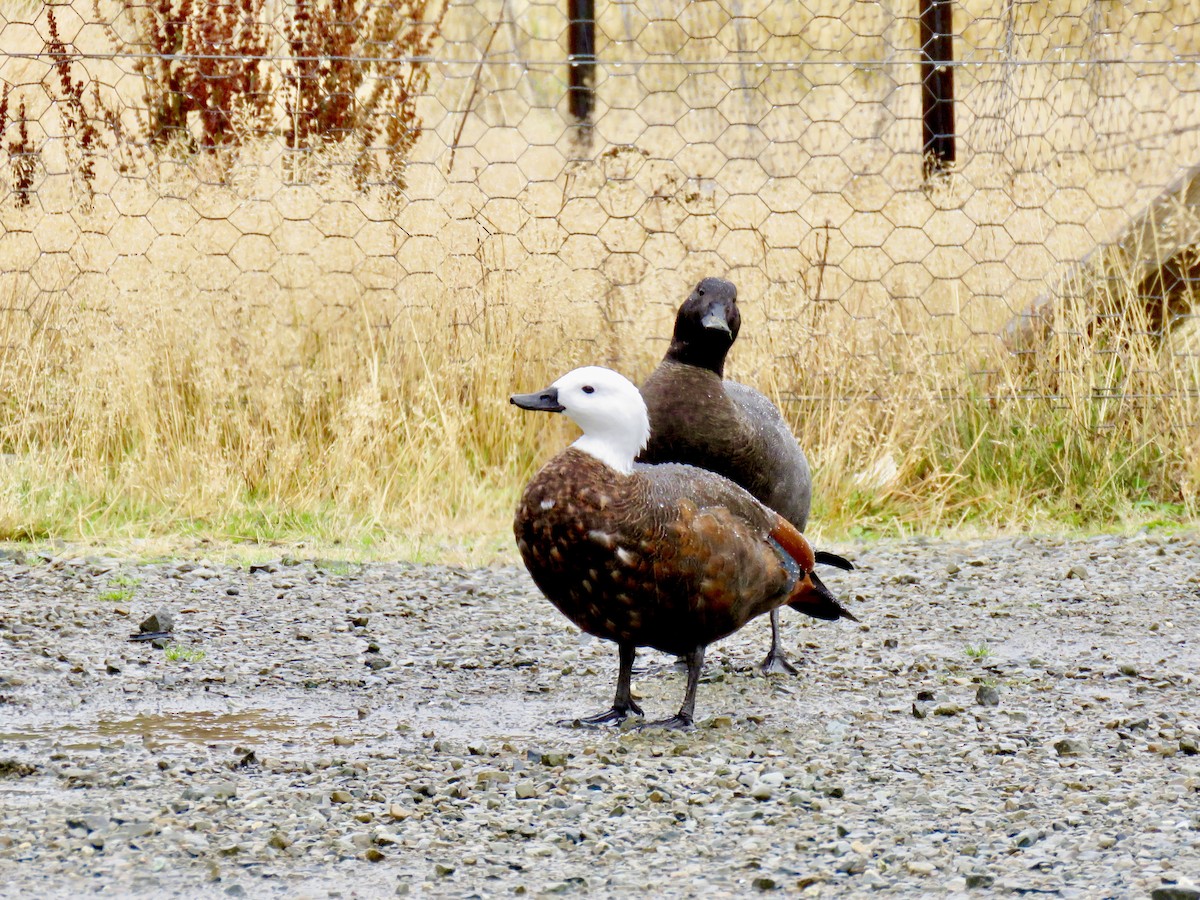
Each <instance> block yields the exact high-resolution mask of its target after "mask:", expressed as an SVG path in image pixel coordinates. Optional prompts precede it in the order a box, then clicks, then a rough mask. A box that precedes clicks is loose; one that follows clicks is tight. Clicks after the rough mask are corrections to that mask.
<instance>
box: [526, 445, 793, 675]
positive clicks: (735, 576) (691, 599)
mask: <svg viewBox="0 0 1200 900" xmlns="http://www.w3.org/2000/svg"><path fill="white" fill-rule="evenodd" d="M777 519H778V517H776V516H774V514H773V513H771V512H770V511H769V510H767V509H764V508H763V507H762V506H761V505H760V504H759V503H757V502H755V501H754V499H753V498H752V497H750V495H749V494H747V493H746V492H745V491H742V490H740V489H739V488H737V487H736V486H735V485H733V484H731V483H730V482H729V481H728V480H726V479H723V478H720V477H719V476H716V475H714V474H713V473H711V472H706V471H704V470H702V469H696V468H693V467H690V466H680V465H667V466H638V467H635V468H634V470H633V472H632V473H631V474H630V475H620V474H619V473H616V472H614V471H612V469H610V468H608V467H607V466H605V465H604V464H603V463H601V462H599V461H598V460H596V459H594V458H592V457H590V456H588V455H587V454H586V453H582V452H580V451H579V450H575V449H569V450H567V451H565V452H564V453H561V454H559V455H558V456H556V457H555V458H554V459H553V460H551V461H550V463H549V464H547V465H546V467H545V468H544V469H542V471H541V472H539V473H538V474H537V476H536V477H535V478H534V479H533V480H532V481H531V482H530V483H529V485H528V486H527V487H526V489H525V493H524V496H522V498H521V502H520V505H519V506H518V509H517V517H516V524H515V531H516V537H517V547H518V548H519V549H520V551H521V557H522V559H523V560H524V561H525V565H526V567H527V568H528V569H529V572H530V574H531V575H532V576H533V580H534V582H535V583H536V584H537V586H538V587H539V588H540V589H541V591H542V593H543V594H545V595H546V597H547V598H549V600H550V601H551V602H552V603H553V604H554V605H555V606H556V607H558V609H559V610H560V611H561V612H562V613H563V614H564V615H566V616H567V618H569V619H570V620H571V621H573V622H574V623H575V624H576V625H578V626H579V627H580V628H582V629H583V630H584V631H586V632H588V633H589V634H594V635H596V636H597V637H601V638H605V639H607V640H610V641H617V642H618V643H631V644H633V645H634V646H639V647H641V646H648V647H655V648H657V649H659V650H663V651H665V652H667V653H675V654H678V655H681V656H682V655H684V654H686V653H687V652H689V651H690V650H692V649H693V648H695V647H696V646H698V645H707V644H710V643H712V642H713V641H715V640H718V639H720V638H722V637H725V636H726V635H729V634H732V633H733V632H734V631H737V630H738V629H739V628H741V627H742V626H743V625H744V624H746V622H748V621H749V620H750V619H752V618H754V617H755V616H759V615H762V614H763V613H767V612H770V610H771V609H773V608H775V607H776V606H781V605H783V604H785V603H787V602H788V599H789V594H790V591H791V589H792V588H793V587H794V586H795V582H796V579H795V578H794V577H792V575H791V574H790V573H789V572H788V570H787V568H786V567H785V565H784V562H783V560H782V559H781V558H780V552H779V551H778V550H777V549H776V548H775V547H774V546H773V545H772V544H771V542H770V541H769V539H768V538H769V535H770V533H771V531H772V529H773V528H774V527H775V526H776V525H777ZM808 568H809V569H811V568H812V563H811V561H810V562H809V564H808Z"/></svg>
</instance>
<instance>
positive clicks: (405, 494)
mask: <svg viewBox="0 0 1200 900" xmlns="http://www.w3.org/2000/svg"><path fill="white" fill-rule="evenodd" d="M512 288H513V285H511V284H505V283H501V284H500V285H499V286H498V287H497V288H496V289H495V291H494V293H491V292H489V293H488V294H485V297H484V302H483V304H482V305H481V306H480V307H479V308H478V309H477V310H476V315H475V316H474V319H473V321H472V322H471V324H469V325H461V324H460V325H456V324H455V321H454V320H455V317H456V315H458V313H459V312H460V310H455V309H454V307H453V305H452V304H450V303H445V304H442V303H437V302H435V303H433V304H432V309H423V310H410V311H408V312H405V313H403V314H401V315H398V316H396V317H395V318H394V319H393V320H392V321H391V322H390V325H389V326H388V327H387V328H380V327H378V326H377V324H373V322H375V321H376V319H375V317H374V316H373V315H372V312H371V311H370V310H368V309H367V308H366V305H365V301H364V305H363V306H362V308H361V310H360V316H359V317H358V318H357V319H356V320H349V321H348V320H345V319H342V320H338V321H337V324H335V325H333V326H330V327H320V326H316V327H308V326H305V327H298V326H295V325H289V326H286V327H282V326H281V327H276V328H266V329H246V330H240V329H233V328H230V327H229V322H230V320H231V318H234V319H236V317H237V315H238V309H237V304H236V302H232V301H231V302H230V304H228V305H225V306H221V305H216V304H214V305H210V306H196V307H193V308H191V309H190V310H189V311H186V312H181V311H180V309H178V308H177V307H175V306H174V305H173V303H170V302H163V303H161V304H160V305H159V306H158V307H157V308H156V307H155V306H153V305H148V304H146V303H145V302H144V299H143V301H142V302H139V303H138V304H136V306H130V307H126V308H112V309H110V310H109V311H108V313H107V314H106V315H104V316H97V315H96V314H95V312H94V311H86V310H81V309H80V307H79V306H78V305H77V304H70V303H67V302H54V301H46V302H40V303H37V304H34V305H33V306H32V308H30V309H28V310H22V311H20V312H14V311H12V310H13V307H14V305H15V306H16V307H18V308H19V307H21V304H20V303H17V304H13V303H12V302H11V301H12V300H19V299H20V298H10V302H9V303H8V304H7V305H8V307H9V311H7V312H5V314H4V315H3V316H0V328H2V329H3V333H2V334H0V342H2V344H3V347H4V352H3V355H2V356H0V392H2V393H3V396H4V397H5V398H6V400H5V404H4V406H3V409H2V410H0V441H2V443H3V447H4V450H5V453H6V456H5V458H4V463H3V467H2V468H0V531H2V532H3V534H4V535H5V536H7V537H10V538H31V539H37V538H44V537H50V536H53V537H65V538H69V539H89V538H97V537H103V538H110V539H111V538H122V537H129V536H133V535H143V534H149V535H160V536H161V535H164V534H178V535H184V536H188V535H190V536H193V537H194V536H204V537H215V538H218V539H225V540H235V541H236V540H255V541H272V540H284V541H297V540H310V541H311V540H316V541H317V542H318V543H322V544H329V543H342V544H343V545H345V546H346V547H348V548H350V549H351V550H353V551H354V552H363V551H365V550H369V549H370V548H372V547H377V548H379V549H383V550H384V551H385V552H388V551H393V552H402V553H404V554H406V555H412V556H417V557H426V558H428V557H437V558H448V557H451V558H464V559H470V560H474V561H478V560H486V559H491V558H494V557H496V556H497V555H499V556H500V557H501V558H504V557H506V556H507V554H508V553H510V552H511V551H510V550H509V549H507V543H508V537H507V529H508V523H509V516H510V514H511V510H512V508H513V505H514V502H515V498H516V495H517V492H518V491H519V489H520V487H521V485H522V484H523V483H524V481H525V480H526V479H527V478H528V476H529V475H530V474H531V472H532V471H533V469H534V468H535V467H536V466H537V465H539V464H540V463H541V462H543V461H544V460H545V459H546V458H547V457H548V456H549V455H551V454H552V453H554V452H556V451H557V450H558V449H559V448H561V447H562V446H564V445H565V443H566V442H567V441H568V440H569V438H570V434H571V429H570V427H569V425H568V424H566V423H563V422H561V421H557V420H555V419H553V418H552V417H549V416H533V415H529V414H526V413H522V412H520V411H517V410H515V409H513V408H512V407H510V406H509V405H508V403H507V396H508V394H509V393H510V392H512V391H514V390H523V389H533V388H537V387H541V386H543V385H545V384H546V383H548V382H549V381H551V380H552V379H553V378H554V377H556V376H557V375H558V374H560V373H561V372H562V371H565V370H567V369H569V368H571V367H572V366H574V365H576V364H580V363H583V362H597V361H599V362H604V361H606V360H605V359H604V358H603V355H604V354H603V352H602V351H601V350H600V347H599V346H598V345H597V344H596V343H595V342H593V341H584V342H581V343H579V344H578V345H576V346H577V349H576V350H574V351H571V352H567V353H564V354H562V355H556V356H548V355H547V354H546V353H545V352H544V347H545V341H546V339H547V337H548V336H550V335H554V334H556V333H557V334H561V335H567V334H570V333H571V332H572V331H573V330H574V328H575V327H576V323H575V320H574V319H573V317H571V316H570V315H569V309H570V307H569V305H568V306H567V307H565V308H564V307H563V306H562V305H561V304H556V303H555V298H553V297H548V296H544V295H537V294H533V293H526V292H521V294H520V296H517V292H515V291H514V290H513V289H512ZM159 299H160V300H162V299H164V298H159ZM445 299H448V298H445ZM1097 299H1099V300H1100V301H1101V302H1103V303H1104V304H1107V307H1106V308H1107V309H1109V311H1111V312H1112V313H1113V314H1114V318H1112V319H1109V320H1106V321H1105V324H1104V325H1103V326H1101V327H1100V328H1099V329H1097V327H1096V326H1095V319H1094V312H1095V307H1094V303H1095V302H1096V300H1097ZM769 306H770V304H769V303H755V302H754V301H753V300H752V299H751V300H750V301H749V302H747V304H746V319H747V321H746V325H745V332H746V333H747V335H755V334H757V336H758V340H757V341H747V342H745V343H744V344H739V346H738V347H737V348H736V349H735V353H734V355H733V361H734V366H733V371H732V373H731V374H732V375H734V376H740V377H743V378H745V379H746V380H750V381H753V382H755V383H757V384H758V385H759V386H761V387H763V388H764V389H766V390H768V391H770V392H773V393H774V395H775V396H776V397H777V398H779V399H781V400H782V401H783V402H784V405H785V408H786V409H787V410H788V412H789V414H790V416H791V418H792V420H793V423H794V425H795V427H796V430H797V433H798V434H799V435H800V437H801V441H802V443H803V444H804V445H805V446H806V448H807V449H808V451H809V453H810V456H811V458H812V460H813V463H814V467H815V469H816V472H817V489H816V495H817V503H816V511H815V514H814V527H815V530H816V532H818V533H819V534H822V535H825V536H827V537H829V536H837V535H846V534H852V533H868V534H869V533H878V532H887V533H896V532H900V533H905V532H919V533H932V532H937V531H940V530H943V529H948V528H961V527H978V528H1001V529H1028V528H1040V529H1053V530H1057V529H1061V528H1071V527H1083V528H1096V527H1122V526H1128V525H1130V524H1134V523H1139V522H1146V521H1173V520H1178V519H1181V518H1185V517H1187V516H1191V515H1192V514H1193V513H1194V511H1195V503H1196V491H1197V487H1198V486H1200V468H1198V466H1197V457H1196V445H1197V437H1198V435H1200V430H1198V428H1197V423H1198V422H1200V409H1198V408H1197V407H1198V406H1200V401H1198V400H1197V396H1196V385H1197V384H1198V383H1200V380H1198V379H1200V364H1198V363H1197V358H1196V357H1195V356H1190V357H1187V356H1185V357H1182V358H1172V357H1170V354H1171V352H1172V351H1171V349H1170V348H1169V347H1160V346H1158V344H1157V343H1156V341H1155V340H1154V339H1152V338H1150V337H1148V336H1146V335H1145V334H1143V333H1141V332H1142V328H1141V327H1140V326H1142V325H1143V324H1144V323H1142V322H1139V320H1138V316H1137V314H1136V313H1130V310H1136V309H1138V308H1139V305H1138V304H1136V303H1131V302H1129V298H1127V297H1122V296H1114V297H1099V298H1097V297H1095V296H1091V297H1089V298H1087V299H1086V302H1080V303H1078V304H1076V305H1074V306H1072V307H1070V308H1067V309H1064V310H1062V311H1061V312H1060V319H1059V328H1058V330H1057V331H1056V334H1055V336H1054V338H1053V339H1051V340H1049V341H1047V342H1046V343H1044V344H1041V345H1039V346H1038V349H1037V350H1036V352H1034V353H1032V354H1029V355H1025V356H1021V357H1011V356H1007V355H1004V354H1000V353H997V354H993V355H992V356H990V357H979V356H977V355H975V354H974V353H966V352H962V351H961V350H955V349H953V348H954V347H955V345H956V343H957V342H956V339H955V337H954V335H953V334H952V333H947V334H945V335H943V336H942V337H941V338H937V337H930V336H928V335H927V336H925V337H923V338H919V339H918V338H891V337H889V338H887V339H885V340H883V341H879V342H878V346H875V347H873V348H870V349H871V351H872V352H869V353H868V352H864V351H866V350H867V349H868V348H866V347H865V346H862V343H861V341H860V340H859V339H858V338H856V337H855V336H854V335H851V334H843V335H840V336H837V335H832V336H830V335H827V334H825V333H823V326H822V325H821V324H820V323H819V322H817V323H815V324H814V322H813V321H812V320H811V319H807V318H806V316H805V315H804V313H806V312H808V311H807V310H801V315H793V316H792V317H790V318H789V320H788V322H787V323H785V324H781V323H779V322H776V323H775V324H774V325H772V327H771V328H770V329H766V328H765V315H766V314H767V313H768V311H769ZM645 312H646V313H647V314H648V315H638V314H634V315H633V316H632V318H631V320H630V321H629V322H628V323H627V324H626V325H625V326H623V327H626V328H629V329H631V330H637V329H639V328H646V329H647V330H649V329H651V328H652V326H650V325H649V324H648V320H649V319H651V318H657V315H658V314H657V312H656V310H655V308H653V307H647V308H646V310H645ZM534 317H537V322H538V324H537V325H536V326H531V325H530V324H529V322H530V321H532V320H533V319H534ZM1089 331H1090V332H1091V334H1090V335H1089ZM764 332H765V333H764ZM591 336H592V337H601V338H603V335H602V334H601V335H596V334H592V335H591ZM831 337H832V338H839V337H840V339H830V338H831ZM612 339H613V342H614V343H616V342H619V341H620V340H621V338H620V336H619V335H614V336H613V338H612ZM872 340H876V341H878V338H877V336H876V337H874V338H872ZM856 341H858V343H857V344H856ZM601 343H603V341H601ZM562 346H564V347H569V346H571V344H570V343H569V342H564V343H563V344H562ZM847 347H850V348H853V350H854V352H853V353H852V355H846V350H845V348H847ZM643 348H644V350H643V351H642V352H630V353H627V354H625V356H624V358H623V359H622V361H621V367H622V368H623V369H624V370H625V371H626V372H627V373H628V374H630V375H631V376H634V377H642V376H644V374H646V372H648V370H649V368H650V367H651V366H652V365H653V364H654V362H655V361H656V357H657V355H658V353H659V352H660V351H661V349H662V344H661V343H647V344H644V345H643ZM872 361H873V362H872ZM973 373H975V374H973ZM1031 389H1032V390H1033V391H1034V392H1038V393H1042V394H1045V395H1053V398H1052V399H1047V398H1046V397H1044V396H1037V397H1031V398H1029V399H1014V397H1013V395H1017V396H1018V397H1019V396H1021V395H1026V394H1027V393H1028V392H1029V391H1030V390H1031ZM798 396H799V397H814V396H815V397H816V398H817V399H808V400H804V399H801V400H796V399H795V398H796V397H798ZM397 548H399V549H397Z"/></svg>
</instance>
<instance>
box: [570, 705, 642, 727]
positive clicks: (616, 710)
mask: <svg viewBox="0 0 1200 900" xmlns="http://www.w3.org/2000/svg"><path fill="white" fill-rule="evenodd" d="M630 715H635V716H640V715H643V713H642V708H641V707H640V706H638V705H637V704H636V703H634V702H633V701H632V700H630V701H629V702H628V703H624V704H620V705H614V706H613V708H612V709H610V710H608V711H606V712H602V713H597V714H596V715H594V716H580V717H579V718H577V719H560V720H559V722H558V724H559V725H565V726H566V727H568V728H576V727H580V726H589V727H593V728H594V727H599V726H603V725H620V724H621V723H622V722H624V721H625V720H626V719H627V718H629V716H630Z"/></svg>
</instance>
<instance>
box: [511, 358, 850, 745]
mask: <svg viewBox="0 0 1200 900" xmlns="http://www.w3.org/2000/svg"><path fill="white" fill-rule="evenodd" d="M510 399H511V402H512V403H514V404H516V405H517V406H520V407H522V408H523V409H531V410H543V411H546V412H561V413H565V414H566V415H567V416H568V417H569V418H571V419H572V420H573V421H574V422H575V424H577V425H578V426H579V427H580V428H581V429H583V436H582V437H580V438H579V439H578V440H577V441H575V443H573V444H572V445H571V446H570V447H568V448H567V449H566V450H564V451H563V452H562V453H559V454H558V455H557V456H555V457H554V458H553V459H552V460H550V462H549V463H547V464H546V466H545V467H544V468H543V469H542V470H541V471H540V472H538V473H537V475H535V476H534V478H533V480H532V481H530V482H529V484H528V485H527V486H526V488H525V492H524V494H523V495H522V497H521V501H520V504H519V505H518V506H517V514H516V519H515V521H514V523H513V530H514V532H515V533H516V538H517V547H518V548H519V549H520V551H521V558H522V559H523V560H524V561H525V566H526V567H527V568H528V569H529V573H530V575H532V576H533V580H534V583H535V584H537V586H538V588H540V589H541V591H542V593H543V594H545V595H546V597H547V598H549V600H550V602H552V603H553V604H554V605H555V606H556V607H558V609H559V611H560V612H562V613H563V614H564V615H565V616H567V618H569V619H570V620H571V621H573V622H574V623H575V624H576V625H578V626H579V627H580V628H581V629H583V630H584V631H586V632H588V633H589V634H593V635H595V636H597V637H600V638H604V639H605V640H610V641H615V642H616V644H617V646H618V648H619V649H620V674H619V676H618V678H617V692H616V698H615V699H614V700H613V706H612V709H610V710H608V711H606V712H603V713H600V714H599V715H595V716H590V717H587V718H583V719H580V720H578V721H580V722H581V723H586V724H596V725H599V724H609V723H615V722H619V721H621V720H622V719H624V718H626V717H627V716H628V715H629V714H630V713H636V714H638V715H641V712H642V711H641V709H639V708H638V705H637V704H636V703H635V702H634V700H633V695H632V693H631V688H630V679H631V677H632V672H633V661H634V655H635V653H636V648H638V647H654V648H656V649H659V650H662V651H665V652H667V653H673V654H675V655H677V656H681V657H683V658H684V659H685V660H686V662H687V671H688V680H687V692H686V693H685V695H684V699H683V705H682V706H681V707H680V709H679V713H678V715H676V716H674V717H673V718H670V719H665V720H663V721H662V722H658V723H654V724H658V725H664V726H669V727H686V726H688V725H691V724H692V716H693V714H694V711H695V705H696V685H697V684H698V682H699V680H700V669H701V666H702V665H703V662H704V649H705V647H707V646H708V645H709V644H711V643H712V642H713V641H716V640H719V639H720V638H723V637H725V636H726V635H729V634H732V633H733V632H735V631H737V630H738V629H739V628H741V627H742V626H743V625H745V624H746V623H747V622H748V621H750V620H751V619H753V618H754V617H755V616H760V615H762V614H763V613H767V612H770V611H771V610H773V609H775V608H777V607H780V606H784V605H788V606H791V607H793V608H794V609H798V610H800V611H801V612H804V613H807V614H808V615H811V616H816V617H817V618H821V619H838V618H847V619H852V620H854V616H853V615H851V614H850V613H849V612H848V611H847V610H846V609H844V608H843V607H842V605H841V604H840V603H838V601H837V599H836V598H835V597H834V596H833V595H832V594H831V593H830V592H829V591H828V590H827V589H826V588H825V586H824V585H823V584H821V582H820V580H819V579H818V578H817V576H816V575H815V574H813V566H814V564H815V562H816V560H815V556H814V553H813V550H812V548H811V547H810V546H809V544H808V541H807V540H806V539H805V537H804V535H802V534H801V533H800V532H799V531H798V530H797V529H796V528H795V527H794V526H793V525H792V524H791V523H790V522H789V521H788V520H787V519H785V518H784V517H783V516H781V515H779V514H778V513H776V512H773V511H772V510H770V509H768V508H767V507H765V506H763V505H762V504H761V503H759V502H758V501H757V500H755V499H754V498H753V497H752V496H751V495H750V494H749V493H748V492H746V491H745V490H743V489H742V488H740V487H738V486H737V485H736V484H734V483H733V482H732V481H730V480H729V479H727V478H724V477H722V476H720V475H717V474H715V473H713V472H709V471H706V470H704V469H698V468H695V467H693V466H686V465H678V464H667V465H644V464H635V463H634V458H635V457H636V456H637V454H638V452H639V451H640V450H641V449H642V448H643V447H644V446H645V444H646V441H647V439H648V438H649V437H650V434H651V431H650V422H649V418H648V415H647V412H646V404H645V402H644V401H643V400H642V395H641V394H640V393H639V392H638V389H637V388H636V387H635V386H634V385H633V383H632V382H630V381H628V380H627V379H626V378H624V377H623V376H621V375H619V374H617V373H616V372H614V371H612V370H611V369H604V368H599V367H596V366H588V367H585V368H582V369H576V370H574V371H573V372H569V373H567V374H566V375H564V376H563V377H562V378H560V379H558V380H557V381H556V382H554V384H552V385H551V386H550V387H548V388H546V389H545V390H541V391H537V392H535V393H532V394H514V395H513V396H512V397H511V398H510ZM855 621H857V620H855Z"/></svg>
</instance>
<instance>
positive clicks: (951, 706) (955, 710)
mask: <svg viewBox="0 0 1200 900" xmlns="http://www.w3.org/2000/svg"><path fill="white" fill-rule="evenodd" d="M962 711H963V708H962V707H961V706H959V705H958V704H957V703H939V704H938V705H937V706H935V707H934V708H933V714H934V715H935V716H957V715H958V714H959V713H960V712H962Z"/></svg>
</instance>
